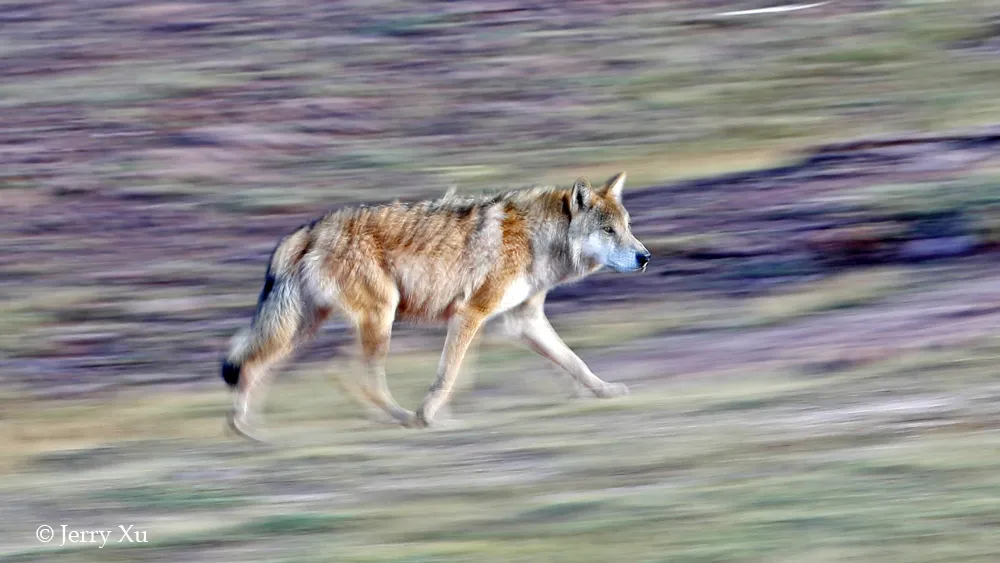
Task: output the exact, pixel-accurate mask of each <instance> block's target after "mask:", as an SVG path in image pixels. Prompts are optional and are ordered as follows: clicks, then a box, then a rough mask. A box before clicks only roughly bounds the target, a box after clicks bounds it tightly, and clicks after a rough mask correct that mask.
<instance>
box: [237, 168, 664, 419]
mask: <svg viewBox="0 0 1000 563" xmlns="http://www.w3.org/2000/svg"><path fill="white" fill-rule="evenodd" d="M625 177H626V176H625V172H620V173H618V174H616V175H615V176H613V177H612V178H610V179H609V180H608V181H607V182H605V183H604V184H602V185H601V186H600V187H596V188H595V187H593V186H592V185H591V184H590V182H589V181H588V180H587V178H585V177H581V178H579V179H577V180H576V181H575V182H574V183H573V185H572V187H569V188H559V187H534V188H526V189H519V190H511V191H505V192H501V193H498V194H496V195H480V196H476V197H459V196H456V195H455V193H454V190H449V192H448V194H447V195H445V196H444V197H443V198H440V199H437V200H434V201H424V202H419V203H401V202H398V201H397V202H393V203H391V204H386V205H380V206H373V207H365V206H362V207H353V208H344V209H340V210H337V211H334V212H330V213H327V214H326V215H324V216H323V217H321V218H319V219H317V220H315V221H313V222H312V223H309V224H308V225H305V226H303V227H301V228H299V229H298V230H296V231H295V232H293V233H292V234H290V235H288V236H286V237H285V238H283V239H282V240H281V241H280V243H279V244H278V246H277V247H276V249H275V250H274V252H273V254H272V255H271V259H270V263H269V265H268V269H267V274H266V276H265V279H264V287H263V289H262V290H261V293H260V298H259V300H258V303H257V308H256V311H255V313H254V315H253V320H252V322H251V324H250V326H249V327H248V328H245V329H242V330H241V331H239V332H238V333H237V334H236V335H235V336H234V337H233V339H232V342H231V345H230V349H229V352H228V355H227V356H226V357H225V359H224V360H223V361H222V378H223V380H225V382H226V383H227V384H228V385H229V386H230V387H231V388H232V389H234V390H235V391H236V394H235V400H234V405H233V408H232V410H231V411H230V412H229V416H228V423H229V426H230V428H231V429H232V430H234V431H235V432H236V433H237V434H241V435H243V436H245V437H247V438H250V439H258V438H256V437H255V436H254V434H253V431H252V427H251V426H252V425H251V424H250V420H251V417H252V415H254V412H255V410H256V407H255V406H254V405H255V401H257V400H259V399H260V396H261V395H262V394H263V393H262V387H263V385H264V383H265V381H266V380H267V379H268V373H269V367H271V366H273V365H274V364H275V363H276V362H277V361H279V360H281V359H282V358H284V357H286V356H288V355H289V354H290V353H291V352H292V351H293V350H294V349H295V348H296V347H297V346H298V345H300V344H301V343H302V342H303V341H305V340H307V339H308V338H310V337H311V336H313V335H314V334H315V333H316V331H317V330H318V328H319V327H320V325H321V324H322V323H323V322H324V321H326V320H327V319H328V318H329V317H330V316H331V315H333V314H338V315H340V316H342V317H343V318H345V319H346V320H348V321H349V323H348V324H350V325H351V326H353V328H354V332H355V334H356V337H357V342H358V344H359V346H360V357H361V361H362V364H363V368H364V369H363V370H361V373H362V375H361V377H359V378H357V380H356V381H355V383H356V385H355V388H356V389H357V390H358V391H359V393H357V395H358V398H360V399H362V401H363V402H364V403H365V404H366V405H367V406H369V407H373V408H374V409H375V410H376V412H380V413H382V414H383V415H388V416H389V417H390V419H391V420H392V421H393V423H398V424H400V425H403V426H408V427H413V428H423V427H427V426H429V425H431V424H433V423H435V414H437V413H438V412H439V410H440V409H441V408H442V407H443V406H444V405H445V404H446V403H447V401H448V399H449V396H450V395H451V393H452V389H453V386H454V384H455V380H456V377H457V375H458V370H459V367H460V365H461V364H462V360H463V358H464V356H465V354H466V351H467V349H468V348H469V345H470V343H471V342H472V341H473V339H474V337H475V336H476V334H477V332H479V330H480V328H481V327H482V326H483V324H484V323H486V322H487V321H488V320H490V319H493V318H496V317H502V319H503V327H504V329H505V332H506V333H507V334H508V335H509V336H511V337H512V338H514V339H515V340H517V341H520V342H521V343H523V344H525V345H527V347H529V348H530V349H532V350H534V351H535V352H537V353H538V354H540V355H541V356H543V357H545V358H548V359H549V360H550V361H552V362H553V363H555V364H556V365H557V366H559V367H561V368H562V369H563V370H565V371H566V372H568V373H569V374H570V375H571V376H572V377H573V378H574V379H575V380H576V381H577V382H578V383H579V384H580V385H582V386H583V387H584V388H586V389H588V390H589V391H590V392H591V393H593V394H594V395H595V396H597V397H602V398H608V397H617V396H620V395H625V394H627V392H628V390H627V387H626V386H625V385H623V384H620V383H607V382H605V381H603V380H601V379H600V378H598V377H597V376H596V375H594V373H593V372H592V371H591V370H590V369H589V368H588V367H587V365H586V364H585V363H584V362H583V360H581V359H580V358H579V357H578V356H577V355H576V354H575V353H574V352H573V351H572V350H571V349H570V348H569V347H568V346H567V345H566V344H565V343H564V342H563V340H562V339H561V338H560V337H559V335H558V334H556V332H555V330H554V329H553V328H552V325H551V324H549V321H548V320H547V318H546V316H545V311H544V304H545V296H546V294H547V293H548V291H550V290H551V289H552V288H554V287H556V286H558V285H560V284H564V283H568V282H572V281H575V280H579V279H581V278H583V277H585V276H587V275H589V274H591V273H593V272H595V271H597V270H599V269H601V268H604V267H607V268H610V269H612V270H615V271H618V272H636V271H642V270H645V269H646V265H647V264H648V263H649V260H650V253H649V251H648V250H647V249H646V247H645V246H643V244H642V243H641V242H639V240H638V239H637V238H636V237H635V236H634V235H633V234H632V231H631V224H630V220H629V213H628V211H626V209H625V207H624V205H623V204H622V188H623V187H624V185H625ZM397 320H399V321H409V322H425V323H428V322H429V323H440V324H445V325H446V326H447V336H446V338H445V343H444V350H443V351H442V353H441V358H440V362H439V364H438V368H437V378H436V379H435V381H434V383H433V385H431V387H430V389H429V391H428V392H427V394H426V397H425V398H424V400H423V402H422V404H421V405H420V407H419V408H418V409H417V410H416V412H411V411H408V410H406V409H404V408H403V407H401V406H400V405H399V404H397V403H396V401H395V400H394V399H393V397H392V395H391V394H390V392H389V388H388V386H387V384H386V374H385V361H386V357H387V355H388V353H389V340H390V336H391V333H392V327H393V323H394V322H395V321H397Z"/></svg>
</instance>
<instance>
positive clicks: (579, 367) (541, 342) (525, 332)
mask: <svg viewBox="0 0 1000 563" xmlns="http://www.w3.org/2000/svg"><path fill="white" fill-rule="evenodd" d="M544 304H545V294H539V295H536V296H535V297H532V298H531V299H529V300H528V301H526V302H525V303H524V304H523V305H521V306H520V307H518V308H516V309H514V310H513V311H511V312H509V313H507V314H506V316H505V319H504V321H505V329H506V331H507V333H508V334H509V335H510V336H511V337H513V338H515V339H517V340H519V341H521V342H523V343H524V344H525V345H527V346H528V348H530V349H531V350H533V351H534V352H536V353H537V354H539V355H541V356H543V357H545V358H548V359H549V360H550V361H551V362H552V363H554V364H556V365H557V366H559V367H560V368H562V369H563V370H564V371H566V372H567V373H569V374H570V375H571V376H573V379H575V380H576V381H577V383H579V384H580V385H583V386H584V387H586V388H587V389H588V390H590V392H591V393H593V394H594V395H595V396H597V397H600V398H611V397H620V396H622V395H628V387H627V386H625V385H624V384H622V383H608V382H606V381H604V380H602V379H601V378H599V377H597V376H596V375H594V372H592V371H590V368H589V367H587V364H586V363H584V361H583V360H581V359H580V356H577V355H576V353H575V352H573V350H572V349H570V347H569V346H567V345H566V343H565V342H563V339H562V338H560V337H559V335H558V334H557V333H556V330H555V329H554V328H552V325H551V324H549V320H548V319H547V318H546V317H545V309H544Z"/></svg>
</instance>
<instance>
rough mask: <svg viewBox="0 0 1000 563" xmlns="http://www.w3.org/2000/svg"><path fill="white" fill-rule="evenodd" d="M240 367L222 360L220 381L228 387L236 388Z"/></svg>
mask: <svg viewBox="0 0 1000 563" xmlns="http://www.w3.org/2000/svg"><path fill="white" fill-rule="evenodd" d="M241 367H242V366H240V365H239V364H234V363H232V362H230V361H229V360H222V380H223V381H225V382H226V385H228V386H230V387H236V384H238V383H239V382H240V368H241Z"/></svg>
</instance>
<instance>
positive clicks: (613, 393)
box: [594, 383, 628, 399]
mask: <svg viewBox="0 0 1000 563" xmlns="http://www.w3.org/2000/svg"><path fill="white" fill-rule="evenodd" d="M594 395H595V396H597V397H598V398H601V399H611V398H614V397H624V396H626V395H628V386H627V385H625V384H624V383H608V384H606V385H604V386H603V387H598V388H596V389H594Z"/></svg>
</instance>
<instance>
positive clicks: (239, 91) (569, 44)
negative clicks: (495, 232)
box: [0, 0, 1000, 210]
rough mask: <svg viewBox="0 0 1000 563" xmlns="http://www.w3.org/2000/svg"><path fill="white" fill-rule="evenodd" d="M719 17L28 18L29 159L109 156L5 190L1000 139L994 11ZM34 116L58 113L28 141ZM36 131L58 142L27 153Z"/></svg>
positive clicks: (659, 172)
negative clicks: (866, 138)
mask: <svg viewBox="0 0 1000 563" xmlns="http://www.w3.org/2000/svg"><path fill="white" fill-rule="evenodd" d="M757 4H760V2H757V3H755V2H741V3H728V4H727V5H726V8H734V9H735V8H740V7H754V6H756V5H757ZM716 11H719V10H718V7H716V6H714V4H713V3H710V2H697V1H692V2H670V3H657V2H640V3H599V2H574V3H573V5H572V6H571V5H566V6H560V5H556V4H552V5H548V4H540V5H535V4H532V5H529V4H523V5H522V4H520V3H518V2H508V3H501V4H499V5H493V4H491V3H479V2H458V3H447V2H440V3H423V2H405V1H400V0H386V1H379V2H360V1H355V2H338V3H333V4H331V3H321V4H315V3H307V2H298V1H289V2H283V3H282V4H281V8H280V9H279V8H276V7H273V6H271V5H270V4H269V3H266V2H258V1H251V2H241V3H239V4H234V5H226V4H208V3H205V4H199V3H191V4H186V3H157V2H142V3H137V4H135V5H132V6H125V7H119V6H117V4H113V3H111V2H104V1H100V0H99V1H95V2H93V3H88V4H87V5H83V4H80V5H75V6H72V7H71V6H68V5H67V6H64V7H62V8H61V9H58V10H57V9H56V8H55V7H54V6H53V5H48V4H44V3H33V2H27V3H24V2H22V3H15V4H13V5H12V9H11V11H10V13H11V17H12V18H15V19H18V20H19V25H18V26H16V28H13V29H12V31H11V33H10V34H8V36H7V37H6V38H5V39H4V42H3V43H4V44H3V47H4V52H5V55H6V60H7V64H6V67H7V68H6V69H5V70H6V71H7V74H8V75H9V77H10V79H8V80H5V81H4V83H3V84H2V85H0V110H2V111H4V113H6V114H8V115H9V116H11V117H12V118H13V122H12V124H11V127H12V130H15V131H16V134H17V135H19V136H21V137H26V139H25V140H27V141H29V143H28V145H27V147H31V146H32V143H31V142H30V141H38V142H39V143H41V144H42V145H46V144H50V143H51V144H52V145H53V147H52V148H57V147H58V146H59V145H61V144H63V143H62V142H61V140H62V139H65V144H69V145H72V144H75V143H74V142H73V139H72V137H73V132H74V130H76V132H77V133H84V134H86V133H91V135H90V137H89V141H88V143H89V144H90V146H89V147H88V148H87V149H81V150H83V154H82V155H81V156H87V155H88V153H89V154H90V155H92V156H94V157H96V158H92V159H90V160H84V159H80V160H79V161H78V162H75V163H74V166H65V165H64V166H60V167H58V168H61V169H53V170H48V171H46V173H45V174H39V168H40V167H39V166H38V165H37V163H36V164H35V165H34V166H30V167H29V166H24V167H13V168H14V169H12V170H9V171H7V172H5V174H4V175H5V176H7V177H8V178H9V179H8V180H6V181H4V182H0V184H3V183H7V184H10V185H15V186H18V185H20V186H23V185H29V186H30V185H37V184H41V185H46V184H53V183H54V184H59V185H62V184H65V183H69V184H73V180H74V179H76V178H74V177H73V176H74V175H75V176H80V175H83V174H86V175H87V178H86V180H87V182H86V183H87V184H88V185H89V184H94V183H99V184H104V185H112V186H116V187H117V189H119V190H122V191H125V192H128V193H140V194H142V193H145V194H161V195H164V196H167V195H169V197H171V198H181V199H183V198H188V199H189V200H190V201H192V202H195V201H196V202H197V203H198V204H199V205H214V206H221V208H223V209H231V210H239V209H258V208H271V207H281V206H289V205H292V206H295V205H307V204H324V205H327V204H329V202H330V201H331V200H335V201H343V200H345V199H346V200H352V201H356V200H376V199H385V198H392V197H409V196H412V195H415V194H419V195H426V194H427V193H432V192H435V191H438V190H441V191H443V190H444V189H445V188H447V187H448V186H450V185H453V184H457V185H458V187H459V189H460V190H478V189H482V188H484V187H496V186H497V185H500V186H520V185H524V184H530V183H535V182H541V183H545V182H559V183H565V182H567V181H568V180H567V178H569V179H572V178H573V177H575V176H576V175H579V174H580V173H589V174H593V175H597V176H607V175H610V174H611V173H612V172H614V171H616V170H618V169H626V170H629V171H630V173H631V178H632V181H631V183H632V184H633V185H635V186H642V185H648V184H652V183H655V182H662V181H664V180H667V179H673V178H679V177H693V176H703V175H707V174H711V173H718V172H720V171H726V170H734V169H746V168H750V167H755V166H759V165H761V164H764V163H767V162H771V161H773V160H774V159H775V158H780V155H781V154H782V153H783V151H788V150H793V149H797V148H799V147H801V146H803V145H804V144H808V143H813V142H818V141H826V140H830V139H845V138H852V137H857V136H863V135H871V134H879V133H889V132H891V133H899V132H906V131H912V132H919V131H930V130H942V129H952V128H955V127H961V126H969V125H978V124H983V123H992V122H994V121H996V117H997V115H998V109H1000V105H998V102H997V101H996V96H995V92H996V91H997V87H998V86H1000V70H998V68H1000V67H998V65H997V64H996V61H997V56H998V54H997V53H998V51H1000V34H998V32H997V25H998V24H997V23H996V17H997V14H996V13H995V10H994V8H993V7H991V6H990V4H989V3H984V2H979V1H975V0H958V1H953V2H927V1H901V2H862V1H844V2H834V3H831V4H830V5H829V6H824V7H820V8H816V9H813V10H805V11H803V12H800V13H794V14H787V15H783V16H773V15H772V16H762V17H749V18H743V19H733V21H728V20H727V21H715V22H712V21H711V18H708V19H709V23H697V22H698V21H699V18H702V19H704V18H705V16H706V15H710V14H712V13H713V12H716ZM55 108H58V110H57V109H55ZM45 112H50V113H52V112H57V113H58V114H59V115H58V118H56V119H53V118H47V119H46V118H41V117H40V119H45V120H46V123H45V124H39V123H37V122H36V121H35V120H34V118H33V116H34V115H36V114H38V115H40V116H43V115H45ZM67 120H68V122H67ZM46 126H47V127H48V128H49V131H48V132H47V133H48V134H47V135H46V137H47V139H46V138H41V137H40V138H38V139H32V138H31V137H32V136H33V135H34V134H37V133H38V128H39V127H46ZM168 133H172V134H176V136H175V137H174V138H173V141H170V140H169V139H168V142H166V143H164V142H162V141H161V140H160V139H162V135H164V134H168ZM115 135H118V136H115ZM82 141H83V139H82V138H81V139H78V140H77V142H82ZM57 158H58V159H59V160H63V161H65V160H73V158H74V157H73V155H60V156H58V157H57ZM64 164H68V163H64ZM60 176H66V177H65V178H62V179H60ZM79 183H81V182H78V183H77V184H79Z"/></svg>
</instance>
